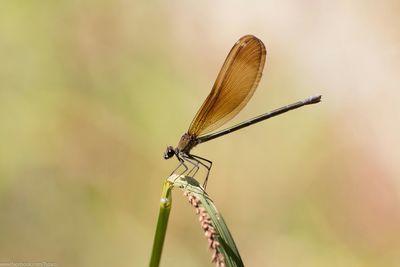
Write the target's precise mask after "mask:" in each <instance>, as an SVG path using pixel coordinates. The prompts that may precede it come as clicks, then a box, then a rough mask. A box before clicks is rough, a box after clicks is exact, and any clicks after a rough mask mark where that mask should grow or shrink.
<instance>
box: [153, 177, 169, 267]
mask: <svg viewBox="0 0 400 267" xmlns="http://www.w3.org/2000/svg"><path fill="white" fill-rule="evenodd" d="M171 189H172V184H171V183H170V182H168V181H165V182H164V184H163V189H162V193H161V199H160V212H159V214H158V221H157V228H156V234H155V236H154V242H153V251H152V252H151V259H150V264H149V266H150V267H158V266H159V265H160V260H161V254H162V249H163V245H164V240H165V234H166V232H167V226H168V218H169V213H170V211H171V205H172V196H171Z"/></svg>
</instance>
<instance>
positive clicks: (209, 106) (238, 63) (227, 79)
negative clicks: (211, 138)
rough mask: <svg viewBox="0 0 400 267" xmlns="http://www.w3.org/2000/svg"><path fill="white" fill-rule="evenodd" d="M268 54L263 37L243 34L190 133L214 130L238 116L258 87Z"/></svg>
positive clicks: (231, 52)
mask: <svg viewBox="0 0 400 267" xmlns="http://www.w3.org/2000/svg"><path fill="white" fill-rule="evenodd" d="M265 57H266V50H265V46H264V44H263V43H262V42H261V40H259V39H258V38H256V37H255V36H252V35H246V36H243V37H242V38H240V39H239V41H237V42H236V44H235V45H234V46H233V47H232V49H231V51H230V52H229V54H228V56H227V58H226V60H225V62H224V65H223V66H222V68H221V70H220V72H219V74H218V77H217V79H216V81H215V83H214V86H213V88H212V90H211V92H210V94H209V95H208V97H207V98H206V100H205V101H204V103H203V105H202V106H201V107H200V109H199V111H198V112H197V114H196V116H195V117H194V119H193V121H192V123H191V124H190V127H189V130H188V133H189V134H191V135H195V136H200V135H204V134H207V133H210V132H212V131H214V130H216V129H218V128H219V127H221V126H222V125H224V124H225V123H226V122H228V121H229V120H231V119H232V118H233V117H234V116H236V115H237V114H238V113H239V112H240V111H241V110H242V109H243V107H244V106H245V105H246V104H247V102H249V100H250V98H251V97H252V95H253V93H254V91H255V90H256V88H257V85H258V82H259V81H260V79H261V75H262V71H263V68H264V64H265Z"/></svg>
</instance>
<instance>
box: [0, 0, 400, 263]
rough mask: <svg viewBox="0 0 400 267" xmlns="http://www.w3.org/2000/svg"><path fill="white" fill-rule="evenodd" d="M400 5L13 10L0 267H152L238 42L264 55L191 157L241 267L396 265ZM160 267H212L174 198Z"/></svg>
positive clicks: (4, 56)
mask: <svg viewBox="0 0 400 267" xmlns="http://www.w3.org/2000/svg"><path fill="white" fill-rule="evenodd" d="M399 12H400V3H399V1H394V0H393V1H361V0H358V1H344V0H340V1H290V0H287V1H201V2H199V1H174V0H173V1H151V2H148V1H126V0H117V1H76V0H72V1H7V0H6V1H2V3H1V8H0V60H1V63H0V140H1V141H0V142H1V143H0V261H1V262H9V261H14V262H34V261H48V262H55V263H57V265H58V266H76V267H79V266H146V265H147V264H148V260H149V256H150V251H151V245H152V239H153V235H154V229H155V224H156V219H157V213H158V207H159V204H158V203H159V196H160V193H161V185H162V182H163V179H165V178H166V177H167V176H168V175H169V173H170V171H171V170H172V169H173V168H174V167H175V166H176V164H177V162H176V160H169V161H164V160H163V158H162V154H163V152H164V150H165V147H166V146H167V145H176V143H177V142H178V140H179V138H180V136H181V135H182V134H183V133H184V132H185V131H186V130H187V128H188V126H189V123H190V121H191V119H192V117H193V116H194V114H195V113H196V111H197V109H198V108H199V107H200V105H201V103H202V102H203V100H204V99H205V97H206V96H207V94H208V93H209V91H210V89H211V87H212V84H213V82H214V80H215V78H216V76H217V73H218V71H219V68H220V67H221V65H222V63H223V61H224V59H225V57H226V55H227V53H228V52H229V50H230V48H231V47H232V45H233V44H234V43H235V42H236V40H237V39H238V38H239V37H241V36H242V35H245V34H254V35H256V36H257V37H259V38H260V39H262V40H263V41H264V43H265V44H266V46H267V49H268V57H267V65H266V68H265V70H264V76H263V79H262V81H261V83H260V85H259V88H258V90H257V92H256V93H255V95H254V97H253V99H252V100H251V101H250V103H249V105H248V106H247V107H246V108H245V109H244V110H243V112H241V114H239V116H237V117H236V118H235V119H234V120H233V121H232V122H231V123H230V125H232V124H233V123H237V122H240V121H241V120H244V119H248V118H250V117H252V116H256V115H259V114H261V113H264V112H266V111H269V110H271V109H274V108H277V107H280V106H282V105H285V104H288V103H291V102H294V101H297V100H299V99H302V98H304V97H307V96H309V95H314V94H322V95H323V102H322V103H321V104H318V105H315V106H310V107H305V108H302V109H300V110H297V111H294V112H291V113H288V114H286V115H284V116H282V117H279V118H274V119H272V120H270V121H268V122H264V123H262V124H258V125H256V126H253V127H251V128H248V129H245V130H241V131H239V132H237V133H234V134H232V135H230V136H226V137H225V138H222V139H219V140H214V141H212V142H209V143H206V144H204V145H202V146H199V147H197V148H196V149H195V150H194V151H195V152H196V154H198V155H201V156H205V157H207V158H209V159H211V160H213V161H214V168H213V170H212V173H211V177H210V182H209V186H208V191H209V193H210V195H211V196H212V197H213V199H214V201H215V202H216V204H217V206H218V208H219V209H220V211H221V212H222V214H223V215H224V217H225V219H226V221H227V223H228V224H229V226H230V228H231V231H232V233H233V236H234V238H235V240H236V243H237V245H238V248H239V250H240V252H241V255H242V258H243V260H244V262H245V263H246V265H247V266H271V267H275V266H285V267H290V266H296V267H299V266H307V267H311V266H342V267H359V266H360V267H361V266H363V267H369V266H379V267H380V266H385V267H391V266H399V265H400V198H399V192H400V164H399V161H400V149H399V148H400V138H399V137H400V120H399V118H400V108H399V99H400V90H399V83H400V47H399V46H400V19H399ZM173 197H174V205H173V209H172V212H171V218H170V224H169V229H168V234H167V239H166V243H165V250H164V254H163V258H162V266H211V264H210V263H209V261H210V255H209V253H208V251H207V247H206V241H205V238H204V237H203V234H202V231H201V229H200V227H199V225H198V223H197V217H196V216H195V214H194V210H192V208H191V207H190V206H189V205H188V204H187V202H186V200H185V199H184V197H183V196H182V194H181V193H180V192H178V191H177V192H175V193H174V196H173Z"/></svg>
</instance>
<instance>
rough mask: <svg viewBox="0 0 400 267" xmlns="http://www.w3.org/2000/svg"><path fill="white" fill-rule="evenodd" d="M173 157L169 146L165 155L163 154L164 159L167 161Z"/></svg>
mask: <svg viewBox="0 0 400 267" xmlns="http://www.w3.org/2000/svg"><path fill="white" fill-rule="evenodd" d="M174 155H175V151H174V149H173V148H172V147H170V146H169V147H167V151H165V153H164V158H165V159H169V158H171V157H172V156H174Z"/></svg>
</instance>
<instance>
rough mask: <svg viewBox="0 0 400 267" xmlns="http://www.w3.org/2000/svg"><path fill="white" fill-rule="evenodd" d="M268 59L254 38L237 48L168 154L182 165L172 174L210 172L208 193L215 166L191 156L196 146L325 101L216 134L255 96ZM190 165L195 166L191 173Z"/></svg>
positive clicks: (312, 99)
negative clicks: (212, 170) (180, 169)
mask: <svg viewBox="0 0 400 267" xmlns="http://www.w3.org/2000/svg"><path fill="white" fill-rule="evenodd" d="M266 55H267V51H266V49H265V45H264V44H263V42H262V41H261V40H260V39H258V38H257V37H255V36H253V35H245V36H243V37H241V38H240V39H239V40H238V41H237V42H236V43H235V44H234V46H233V47H232V49H231V51H230V52H229V54H228V56H227V57H226V59H225V62H224V64H223V65H222V68H221V70H220V72H219V74H218V76H217V79H216V81H215V83H214V86H213V87H212V89H211V92H210V94H209V95H208V96H207V98H206V100H205V101H204V102H203V104H202V105H201V107H200V109H199V110H198V112H197V113H196V115H195V117H194V118H193V120H192V123H191V124H190V126H189V129H188V131H187V132H186V133H184V134H183V135H182V137H181V139H180V140H179V143H178V145H177V146H176V147H173V146H168V147H167V149H166V151H165V152H164V159H170V158H172V157H174V156H175V157H176V158H177V159H178V160H179V165H178V166H177V167H176V168H175V169H174V171H173V172H172V173H175V171H176V170H178V169H179V168H180V167H181V166H183V167H184V171H183V172H182V173H181V174H180V175H183V174H185V173H187V175H189V174H191V173H192V172H193V177H194V175H195V174H196V173H197V171H198V170H199V167H200V166H203V167H205V168H206V170H207V174H206V178H205V180H204V183H203V188H204V189H205V188H206V186H207V182H208V177H209V174H210V170H211V167H212V164H213V163H212V161H211V160H209V159H206V158H203V157H200V156H197V155H194V154H191V150H192V149H193V148H194V147H195V146H197V145H198V144H201V143H205V142H208V141H210V140H213V139H215V138H218V137H221V136H224V135H226V134H229V133H232V132H234V131H237V130H239V129H242V128H245V127H248V126H250V125H253V124H255V123H258V122H261V121H264V120H266V119H269V118H272V117H275V116H277V115H280V114H283V113H285V112H288V111H290V110H293V109H297V108H299V107H302V106H305V105H311V104H315V103H319V102H320V101H321V97H322V96H321V95H317V96H311V97H308V98H306V99H304V100H301V101H298V102H295V103H292V104H289V105H286V106H283V107H281V108H278V109H275V110H272V111H270V112H267V113H264V114H262V115H260V116H257V117H254V118H252V119H249V120H246V121H243V122H241V123H239V124H236V125H234V126H232V127H229V128H226V129H223V130H220V131H216V130H218V129H219V128H220V127H222V126H223V125H224V124H226V123H227V122H228V121H230V120H231V119H232V118H234V117H235V116H236V115H237V114H238V113H239V112H240V111H241V110H242V109H243V108H244V107H245V106H246V104H247V103H248V102H249V100H250V99H251V97H252V96H253V94H254V92H255V90H256V88H257V86H258V84H259V82H260V79H261V76H262V72H263V69H264V65H265V60H266ZM188 164H190V165H191V166H192V168H191V169H190V170H189V167H188ZM188 171H189V172H188Z"/></svg>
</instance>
